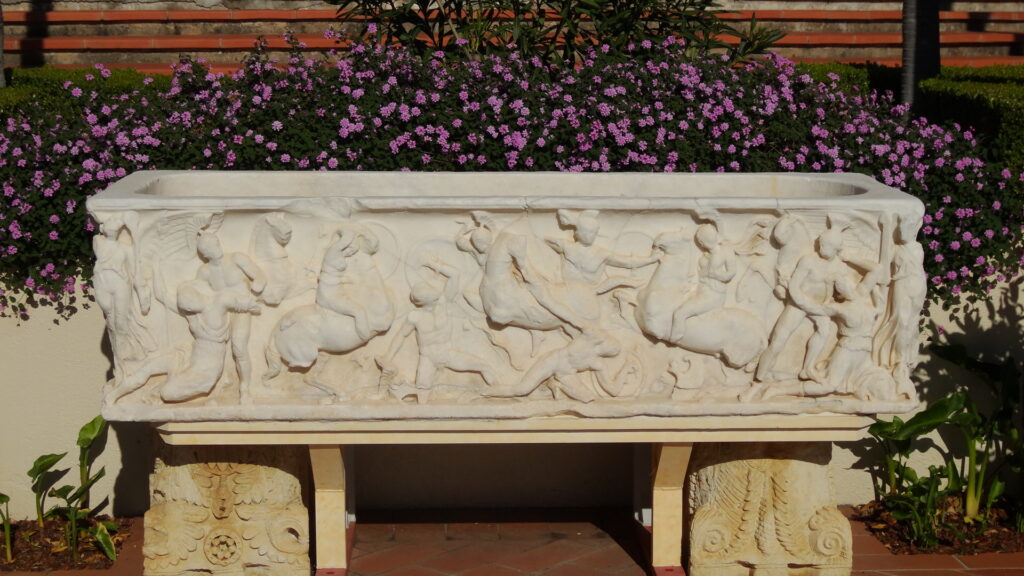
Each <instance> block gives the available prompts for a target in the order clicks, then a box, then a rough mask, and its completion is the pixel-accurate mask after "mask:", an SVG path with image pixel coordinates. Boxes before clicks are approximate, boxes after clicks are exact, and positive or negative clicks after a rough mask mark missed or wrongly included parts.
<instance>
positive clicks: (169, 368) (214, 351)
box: [110, 279, 259, 402]
mask: <svg viewBox="0 0 1024 576" xmlns="http://www.w3.org/2000/svg"><path fill="white" fill-rule="evenodd" d="M174 307H176V308H177V309H178V311H179V312H180V313H181V314H182V315H183V316H184V317H185V320H186V321H187V322H188V328H189V332H191V333H192V337H193V339H194V341H193V343H192V349H191V351H190V352H187V353H186V352H184V351H181V350H179V351H166V352H164V353H162V354H159V355H156V356H153V357H151V358H149V359H147V360H146V361H144V362H142V363H141V364H140V365H138V366H137V367H135V369H134V371H132V373H131V374H129V375H128V376H126V377H125V378H124V379H123V380H122V381H121V383H120V384H119V385H118V386H117V387H116V388H115V389H114V390H112V391H111V393H110V394H111V398H110V401H111V402H113V401H116V400H117V399H118V398H121V397H122V396H125V395H126V394H129V393H131V392H133V391H135V390H138V389H139V388H141V387H142V386H143V385H145V384H146V382H148V381H149V379H150V378H152V377H153V376H157V375H161V374H167V375H168V378H167V381H166V382H165V383H164V384H163V385H162V386H161V387H160V397H161V398H162V399H163V400H164V401H165V402H184V401H186V400H191V399H193V398H198V397H200V396H205V395H207V394H209V393H210V392H211V391H212V390H213V387H214V386H216V384H217V381H218V380H220V378H221V376H222V375H223V374H224V360H225V356H226V354H227V348H228V341H229V340H230V334H231V314H232V313H233V312H235V313H255V312H259V304H258V303H257V302H256V300H255V298H253V297H252V296H251V295H248V294H242V295H238V294H234V293H231V292H224V291H216V290H214V289H213V287H212V286H210V284H209V283H208V282H206V281H205V280H200V279H196V280H189V281H187V282H184V283H182V285H181V286H179V287H178V291H177V298H176V304H174ZM246 399H247V398H246V397H243V398H242V400H243V401H245V400H246Z"/></svg>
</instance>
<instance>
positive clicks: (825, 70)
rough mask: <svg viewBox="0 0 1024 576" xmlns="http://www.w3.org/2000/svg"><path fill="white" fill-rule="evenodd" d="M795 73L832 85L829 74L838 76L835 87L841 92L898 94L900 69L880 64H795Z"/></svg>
mask: <svg viewBox="0 0 1024 576" xmlns="http://www.w3.org/2000/svg"><path fill="white" fill-rule="evenodd" d="M797 71H799V72H803V73H805V74H810V76H811V78H814V79H815V80H816V81H818V82H825V83H827V84H831V83H832V79H831V78H829V74H835V75H836V76H839V80H837V81H836V87H837V88H838V89H839V90H842V91H843V92H852V91H853V89H854V88H855V87H856V89H857V91H859V92H861V93H864V92H870V91H871V90H877V91H879V92H887V91H888V92H892V93H894V94H895V93H897V92H899V84H900V69H899V68H893V67H891V66H882V65H881V64H872V63H868V64H844V63H842V62H802V63H800V64H797Z"/></svg>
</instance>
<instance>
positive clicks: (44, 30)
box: [21, 0, 53, 68]
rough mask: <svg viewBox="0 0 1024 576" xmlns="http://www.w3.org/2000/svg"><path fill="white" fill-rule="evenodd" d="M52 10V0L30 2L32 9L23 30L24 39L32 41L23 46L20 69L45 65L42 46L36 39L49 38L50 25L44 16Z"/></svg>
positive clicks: (33, 0)
mask: <svg viewBox="0 0 1024 576" xmlns="http://www.w3.org/2000/svg"><path fill="white" fill-rule="evenodd" d="M52 10H53V1H52V0H32V7H31V8H30V9H29V11H28V14H27V26H26V28H25V37H26V38H31V39H32V40H29V41H28V42H27V43H25V44H24V46H23V52H22V53H21V66H22V67H24V68H30V67H34V66H42V65H43V64H45V63H46V58H45V57H44V56H43V50H42V44H41V42H40V40H38V39H39V38H48V37H49V36H50V25H49V23H47V21H46V14H47V13H48V12H50V11H52ZM23 42H24V41H23ZM33 48H34V49H33Z"/></svg>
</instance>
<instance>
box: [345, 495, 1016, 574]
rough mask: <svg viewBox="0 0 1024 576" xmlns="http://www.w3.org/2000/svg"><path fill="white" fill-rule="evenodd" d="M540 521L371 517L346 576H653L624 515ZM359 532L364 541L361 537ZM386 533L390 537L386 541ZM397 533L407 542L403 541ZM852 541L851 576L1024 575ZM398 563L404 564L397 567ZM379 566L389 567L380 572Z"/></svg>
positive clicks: (1006, 567) (982, 558)
mask: <svg viewBox="0 0 1024 576" xmlns="http://www.w3.org/2000/svg"><path fill="white" fill-rule="evenodd" d="M545 514H546V513H545V512H544V511H538V512H537V513H536V514H535V516H536V517H530V516H529V515H525V516H524V515H522V514H520V515H518V516H515V517H513V518H506V517H503V516H502V514H501V513H500V512H494V513H491V512H486V511H484V512H480V513H477V514H476V516H478V518H477V520H478V521H474V520H473V516H474V513H472V512H464V511H463V512H452V513H447V512H433V513H431V512H417V513H415V514H411V515H409V519H410V520H413V521H415V522H416V523H415V524H402V523H400V522H396V520H397V519H398V518H400V517H401V515H395V514H390V515H379V516H378V517H377V518H376V519H374V518H373V515H371V516H370V519H371V520H372V521H370V522H365V523H361V524H360V525H359V526H358V527H357V528H356V538H355V547H354V549H353V560H352V566H351V568H350V570H349V573H348V576H376V575H380V576H649V575H650V574H652V573H653V572H651V571H650V570H649V569H647V568H646V560H645V559H646V557H647V553H646V552H645V551H644V546H645V545H646V544H645V543H642V542H640V541H639V538H638V537H637V534H638V532H637V531H635V530H633V525H632V523H631V521H630V520H629V514H628V513H622V512H614V513H609V512H607V511H591V512H587V511H583V512H569V513H567V512H566V511H553V512H551V513H550V514H549V516H548V517H549V518H550V519H549V520H548V521H544V520H543V518H544V517H545ZM588 514H589V516H588ZM580 518H586V519H584V520H580ZM432 519H433V521H434V523H433V524H431V520H432ZM445 520H453V521H451V522H450V523H446V522H445ZM523 520H528V521H523ZM537 520H540V521H537ZM587 520H589V521H587ZM364 530H365V533H366V536H365V537H364V536H362V535H361V534H362V533H363V531H364ZM389 534H392V535H393V537H392V538H391V539H390V540H389V539H388V535H389ZM402 534H405V535H406V537H407V539H406V540H405V541H403V538H401V537H400V535H402ZM431 538H433V540H431ZM409 540H412V541H409ZM853 542H854V570H853V573H852V575H851V576H1024V553H1020V554H982V555H978V556H950V555H941V554H931V555H929V554H922V555H916V556H907V555H893V554H890V553H889V551H888V550H887V549H886V548H885V547H884V546H883V545H882V544H881V543H879V542H878V541H877V540H876V539H875V538H874V537H873V536H871V535H870V534H869V533H867V531H866V530H864V528H863V525H861V524H860V523H857V522H854V523H853ZM389 544H390V546H389ZM432 545H436V546H438V547H437V548H432V547H431V546H432ZM382 546H387V548H386V549H384V548H381V547H382ZM374 547H376V548H374ZM371 549H372V551H371ZM381 558H383V559H384V560H381ZM401 559H404V560H405V561H406V563H405V564H400V563H399V560H401ZM382 566H388V567H389V568H388V570H381V567H382Z"/></svg>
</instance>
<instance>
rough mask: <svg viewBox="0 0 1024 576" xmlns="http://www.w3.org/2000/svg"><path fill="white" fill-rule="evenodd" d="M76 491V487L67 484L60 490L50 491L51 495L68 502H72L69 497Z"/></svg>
mask: <svg viewBox="0 0 1024 576" xmlns="http://www.w3.org/2000/svg"><path fill="white" fill-rule="evenodd" d="M74 489H75V487H74V486H71V485H70V484H65V485H63V486H61V487H60V488H54V489H53V490H50V495H52V496H56V497H58V498H60V499H61V500H67V501H69V502H70V501H71V499H70V498H68V496H69V495H70V494H71V492H72V491H74Z"/></svg>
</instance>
